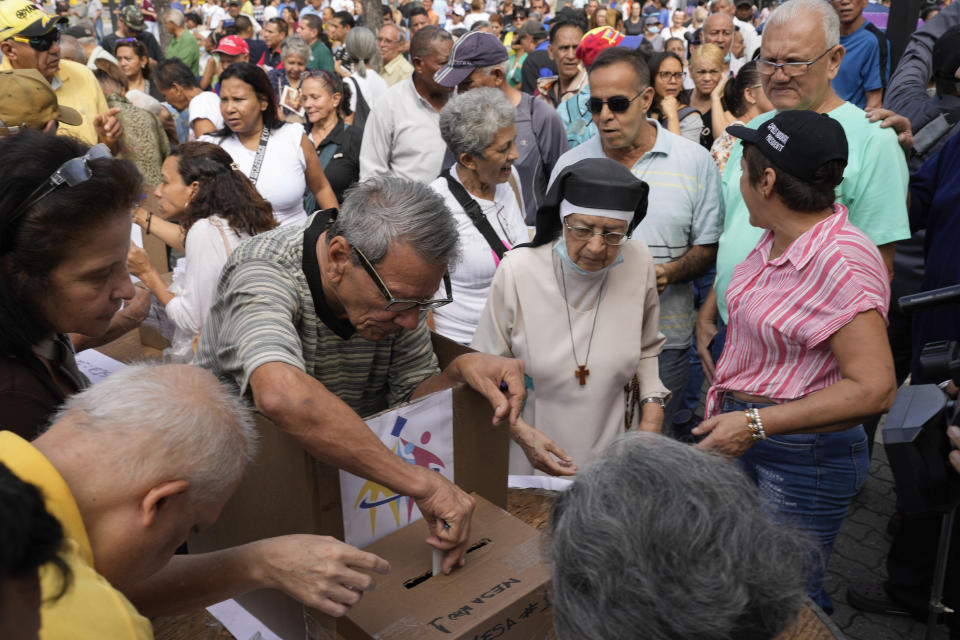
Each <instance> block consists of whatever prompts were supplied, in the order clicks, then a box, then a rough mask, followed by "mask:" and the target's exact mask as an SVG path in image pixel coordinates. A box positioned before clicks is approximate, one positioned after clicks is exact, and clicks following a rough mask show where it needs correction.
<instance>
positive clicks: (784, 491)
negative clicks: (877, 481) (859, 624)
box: [723, 393, 870, 613]
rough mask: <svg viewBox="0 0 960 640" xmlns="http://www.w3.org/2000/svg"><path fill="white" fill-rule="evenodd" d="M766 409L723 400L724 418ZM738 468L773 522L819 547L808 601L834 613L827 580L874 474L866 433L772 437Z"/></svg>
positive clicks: (854, 429)
mask: <svg viewBox="0 0 960 640" xmlns="http://www.w3.org/2000/svg"><path fill="white" fill-rule="evenodd" d="M765 406H770V405H768V404H758V403H746V402H741V401H739V400H737V399H736V398H734V397H733V396H732V395H731V394H729V393H728V394H725V395H724V398H723V411H724V412H728V411H743V410H745V409H748V408H751V407H756V408H758V409H759V408H762V407H765ZM744 424H746V421H744ZM744 428H746V427H744ZM739 463H740V466H741V467H742V468H743V470H744V472H746V474H747V476H749V477H750V479H751V480H753V481H754V482H755V483H756V484H757V487H758V489H759V490H760V493H761V495H762V496H763V498H764V501H765V503H766V505H767V507H768V508H769V509H770V514H771V516H772V517H773V518H774V519H775V520H778V521H781V522H785V523H789V524H791V525H793V526H795V527H797V528H798V529H800V530H801V531H804V532H806V533H807V534H808V535H810V536H811V537H812V538H813V539H814V540H815V541H816V542H817V543H818V545H819V547H820V557H819V558H817V559H816V561H815V562H814V565H813V567H814V568H813V572H812V573H811V575H810V576H809V577H808V579H807V595H809V596H810V598H811V599H812V600H813V601H814V602H816V603H817V604H818V605H820V608H821V609H823V610H824V611H826V612H827V613H832V612H833V603H832V602H831V601H830V597H829V596H827V592H826V590H824V588H823V575H824V570H825V569H826V566H827V563H828V562H829V560H830V553H831V552H832V551H833V543H834V541H835V540H836V538H837V533H839V531H840V525H842V524H843V519H844V518H845V517H846V515H847V509H848V508H849V506H850V501H851V500H852V499H853V497H854V496H855V495H856V493H857V491H859V490H860V487H861V486H863V483H864V482H865V481H866V479H867V475H868V474H869V472H870V456H869V454H868V452H867V436H866V434H865V433H864V431H863V427H862V426H861V425H857V426H855V427H851V428H849V429H845V430H844V431H834V432H831V433H800V434H791V435H778V436H770V437H769V438H767V439H766V440H761V441H759V442H755V443H754V445H753V446H752V447H750V448H749V449H747V451H746V453H744V454H743V455H742V456H740V460H739Z"/></svg>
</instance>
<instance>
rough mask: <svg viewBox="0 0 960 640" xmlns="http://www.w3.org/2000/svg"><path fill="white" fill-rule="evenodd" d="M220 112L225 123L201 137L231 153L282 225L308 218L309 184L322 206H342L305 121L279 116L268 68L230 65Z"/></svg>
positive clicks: (223, 79) (222, 80) (223, 77)
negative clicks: (306, 193)
mask: <svg viewBox="0 0 960 640" xmlns="http://www.w3.org/2000/svg"><path fill="white" fill-rule="evenodd" d="M220 111H221V113H222V114H223V121H224V124H225V125H226V126H225V127H224V128H223V129H221V130H220V131H217V132H216V133H212V134H209V135H205V136H203V137H202V138H200V139H201V140H202V141H204V142H212V143H214V144H217V145H219V146H221V147H223V149H224V150H225V151H226V152H227V153H229V154H230V156H231V157H232V158H233V161H234V162H235V163H236V164H237V166H238V167H240V171H242V172H243V173H244V174H245V175H247V177H249V178H250V181H251V182H253V183H254V185H255V186H256V188H257V191H258V192H260V195H262V196H263V197H264V198H265V199H266V200H267V201H268V202H269V203H270V204H271V206H272V207H273V212H274V215H275V216H276V218H277V222H279V223H280V225H281V226H285V225H302V224H303V223H304V222H306V220H307V213H306V212H305V211H304V209H303V191H304V189H305V188H309V189H310V191H311V193H313V195H314V197H315V198H316V200H317V204H318V205H319V206H320V207H321V208H323V209H330V208H336V207H338V206H339V205H338V204H337V197H336V196H335V195H334V193H333V189H331V188H330V183H329V182H328V181H327V177H326V175H324V173H323V167H321V166H320V160H318V159H317V154H316V151H315V150H314V148H313V146H312V145H311V144H310V141H309V140H308V139H307V136H306V135H305V134H304V132H303V126H301V125H299V124H293V123H284V122H283V121H282V120H280V118H279V116H278V115H277V99H276V97H275V96H274V94H273V89H272V88H271V87H270V80H268V79H267V74H266V73H265V72H264V71H263V69H261V68H260V67H258V66H256V65H253V64H250V63H249V62H236V63H234V64H232V65H230V67H229V68H228V69H227V70H226V71H224V72H223V73H222V74H221V75H220Z"/></svg>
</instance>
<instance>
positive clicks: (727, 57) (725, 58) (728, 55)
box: [723, 51, 730, 64]
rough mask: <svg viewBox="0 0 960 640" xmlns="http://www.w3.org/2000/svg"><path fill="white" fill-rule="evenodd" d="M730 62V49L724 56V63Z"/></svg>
mask: <svg viewBox="0 0 960 640" xmlns="http://www.w3.org/2000/svg"><path fill="white" fill-rule="evenodd" d="M728 62H730V52H729V51H728V52H727V53H726V55H724V56H723V64H727V63H728Z"/></svg>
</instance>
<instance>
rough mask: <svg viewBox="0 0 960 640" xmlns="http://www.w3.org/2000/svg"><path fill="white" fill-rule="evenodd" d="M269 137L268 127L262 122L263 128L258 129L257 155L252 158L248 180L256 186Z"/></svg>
mask: <svg viewBox="0 0 960 640" xmlns="http://www.w3.org/2000/svg"><path fill="white" fill-rule="evenodd" d="M269 139H270V128H269V127H268V126H267V125H266V123H264V124H263V130H261V131H260V144H259V145H257V155H256V156H255V157H254V158H253V166H252V167H250V176H249V178H250V182H252V183H253V184H254V186H256V184H257V178H259V177H260V167H262V166H263V157H264V156H265V155H267V141H268V140H269Z"/></svg>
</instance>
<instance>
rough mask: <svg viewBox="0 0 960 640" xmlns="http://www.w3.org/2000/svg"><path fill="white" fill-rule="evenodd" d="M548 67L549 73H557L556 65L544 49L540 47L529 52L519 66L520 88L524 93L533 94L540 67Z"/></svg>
mask: <svg viewBox="0 0 960 640" xmlns="http://www.w3.org/2000/svg"><path fill="white" fill-rule="evenodd" d="M543 68H546V69H549V70H550V75H552V76H555V75H557V65H556V64H555V63H554V62H553V60H551V59H550V54H549V53H547V50H546V49H540V50H537V51H534V52H532V53H530V54H529V55H528V56H527V59H526V60H524V61H523V66H522V67H520V76H521V77H522V78H523V82H522V83H521V85H520V90H521V91H523V92H524V93H529V94H530V95H533V94H534V93H536V91H537V78H539V77H540V69H543Z"/></svg>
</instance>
